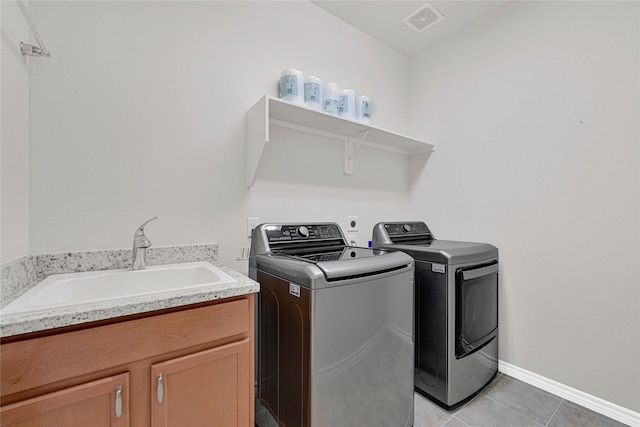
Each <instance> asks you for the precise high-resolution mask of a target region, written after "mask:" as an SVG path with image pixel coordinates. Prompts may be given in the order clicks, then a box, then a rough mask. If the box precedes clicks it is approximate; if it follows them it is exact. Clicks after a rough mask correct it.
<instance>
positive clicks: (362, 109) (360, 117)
mask: <svg viewBox="0 0 640 427" xmlns="http://www.w3.org/2000/svg"><path fill="white" fill-rule="evenodd" d="M356 120H357V121H359V122H362V123H366V124H371V98H369V97H368V96H367V95H358V96H357V97H356Z"/></svg>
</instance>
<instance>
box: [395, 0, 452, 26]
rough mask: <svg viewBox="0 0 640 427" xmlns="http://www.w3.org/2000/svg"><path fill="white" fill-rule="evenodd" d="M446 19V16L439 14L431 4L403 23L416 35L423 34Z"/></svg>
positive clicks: (408, 17) (414, 13)
mask: <svg viewBox="0 0 640 427" xmlns="http://www.w3.org/2000/svg"><path fill="white" fill-rule="evenodd" d="M443 19H444V15H442V14H441V13H440V12H438V11H437V10H436V9H435V8H434V7H433V6H431V4H430V3H427V4H425V5H424V6H422V7H421V8H420V9H418V10H416V11H415V12H413V13H412V14H411V15H409V16H407V17H406V18H404V20H403V21H402V22H404V23H405V24H407V25H408V26H409V28H411V29H412V30H413V31H415V32H416V33H421V32H423V31H424V30H426V29H427V28H429V27H430V26H432V25H435V24H437V23H438V22H440V21H442V20H443Z"/></svg>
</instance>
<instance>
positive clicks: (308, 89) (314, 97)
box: [304, 76, 323, 111]
mask: <svg viewBox="0 0 640 427" xmlns="http://www.w3.org/2000/svg"><path fill="white" fill-rule="evenodd" d="M322 92H323V88H322V80H320V79H319V78H318V77H315V76H309V77H305V78H304V105H306V106H308V107H311V108H313V109H314V110H320V111H322Z"/></svg>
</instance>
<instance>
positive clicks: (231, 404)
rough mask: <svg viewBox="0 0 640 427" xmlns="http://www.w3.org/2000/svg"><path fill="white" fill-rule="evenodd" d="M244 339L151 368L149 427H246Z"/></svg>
mask: <svg viewBox="0 0 640 427" xmlns="http://www.w3.org/2000/svg"><path fill="white" fill-rule="evenodd" d="M251 352H252V346H251V343H250V341H249V339H244V340H242V341H238V342H234V343H231V344H228V345H224V346H221V347H216V348H213V349H210V350H205V351H201V352H198V353H195V354H190V355H188V356H184V357H180V358H177V359H172V360H168V361H166V362H162V363H158V364H155V365H153V366H151V383H152V389H153V393H152V399H151V400H152V410H151V420H152V425H153V426H155V427H169V426H179V425H181V426H206V425H213V424H212V423H211V420H216V422H215V425H219V426H238V425H243V426H244V425H249V411H250V408H249V406H250V405H249V403H250V402H249V401H248V400H247V399H245V398H244V394H245V390H244V388H241V387H238V385H239V384H246V383H247V382H251V381H252V379H251V377H250V372H249V359H250V357H251Z"/></svg>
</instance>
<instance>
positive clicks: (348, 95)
mask: <svg viewBox="0 0 640 427" xmlns="http://www.w3.org/2000/svg"><path fill="white" fill-rule="evenodd" d="M338 114H339V115H340V117H344V118H345V119H351V120H353V119H355V118H356V93H355V92H354V91H352V90H351V89H345V90H343V91H342V92H340V106H339V108H338Z"/></svg>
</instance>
